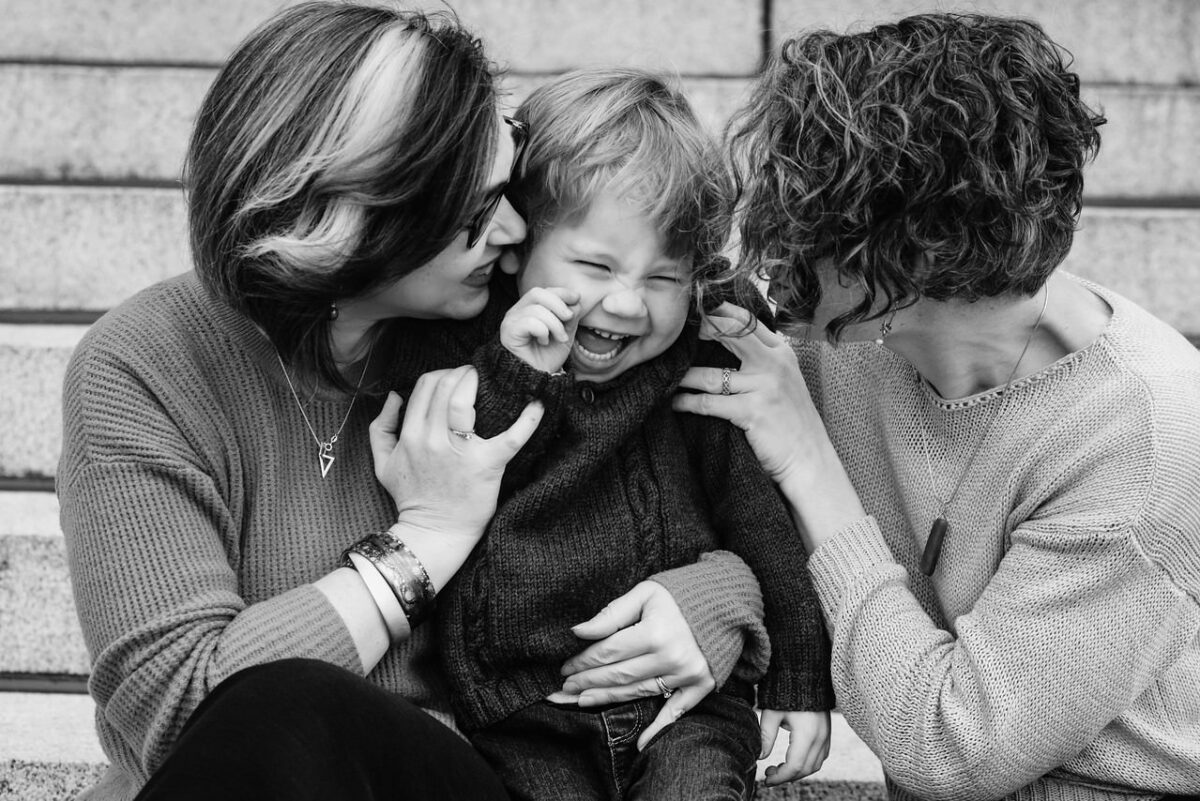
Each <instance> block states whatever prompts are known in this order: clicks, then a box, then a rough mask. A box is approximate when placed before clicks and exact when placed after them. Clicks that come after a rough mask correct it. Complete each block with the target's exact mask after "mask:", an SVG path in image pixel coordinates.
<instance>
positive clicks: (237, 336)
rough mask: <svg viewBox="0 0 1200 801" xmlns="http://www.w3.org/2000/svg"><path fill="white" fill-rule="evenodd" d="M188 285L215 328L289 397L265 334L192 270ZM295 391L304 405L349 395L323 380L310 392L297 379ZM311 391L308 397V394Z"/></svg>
mask: <svg viewBox="0 0 1200 801" xmlns="http://www.w3.org/2000/svg"><path fill="white" fill-rule="evenodd" d="M187 284H188V287H189V289H190V290H191V291H192V293H193V294H194V296H195V298H196V300H197V302H198V303H199V304H200V305H201V306H202V307H203V308H204V309H205V311H206V313H208V314H209V316H210V317H211V319H212V321H213V324H214V327H215V328H216V329H217V330H218V331H219V332H221V333H222V334H223V335H224V336H226V337H227V338H228V339H229V340H231V341H232V342H233V344H234V346H235V347H237V348H238V349H240V350H241V351H242V352H244V353H245V354H246V355H247V356H248V357H250V359H251V360H252V361H253V362H254V363H255V364H256V365H258V368H259V369H260V370H261V371H262V373H263V375H265V376H266V378H267V380H269V381H270V382H271V383H272V384H273V385H275V386H276V387H277V388H278V389H279V390H280V391H281V392H283V393H284V394H285V395H288V396H289V397H290V396H291V395H292V394H293V391H292V389H291V388H290V387H289V386H288V381H287V378H286V377H285V376H284V374H283V370H282V367H281V365H280V361H279V356H278V353H277V351H276V350H275V346H274V345H273V344H271V340H270V339H269V338H268V337H267V335H266V334H265V333H263V331H262V330H261V329H260V328H259V327H258V326H257V325H255V324H254V321H253V320H251V319H250V318H249V317H247V316H246V315H244V314H242V313H241V312H240V311H238V310H237V309H235V308H233V307H232V306H230V305H229V304H228V303H225V302H224V301H223V300H221V299H220V298H217V297H215V296H214V295H212V293H210V292H209V291H208V289H207V287H205V286H204V283H203V282H202V281H201V280H200V277H199V276H198V275H197V274H196V272H195V271H194V270H193V271H192V272H191V273H189V274H188V281H187ZM292 380H293V381H296V376H295V375H293V376H292ZM295 392H296V393H298V394H299V395H301V396H303V397H302V398H301V400H303V401H304V402H305V403H306V404H307V403H333V404H343V403H347V402H349V400H350V395H348V394H347V393H345V392H341V391H340V390H337V389H334V388H333V387H330V386H329V385H327V384H325V383H323V382H322V383H320V384H319V386H318V387H317V388H316V391H315V392H313V391H312V386H311V384H310V383H309V382H308V381H298V382H297V383H296V389H295ZM310 393H311V398H310V397H309V395H310Z"/></svg>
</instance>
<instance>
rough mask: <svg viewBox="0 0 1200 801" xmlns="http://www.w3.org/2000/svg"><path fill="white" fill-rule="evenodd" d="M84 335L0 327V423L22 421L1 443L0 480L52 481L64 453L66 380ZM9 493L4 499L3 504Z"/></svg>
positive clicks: (62, 329)
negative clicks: (66, 373)
mask: <svg viewBox="0 0 1200 801" xmlns="http://www.w3.org/2000/svg"><path fill="white" fill-rule="evenodd" d="M85 330H86V328H85V327H84V326H77V325H0V375H2V376H4V378H5V380H4V382H3V383H0V420H9V421H20V424H19V425H14V426H13V434H16V432H20V433H19V435H9V436H5V437H4V440H3V442H2V443H0V478H9V479H11V478H29V477H37V476H42V477H49V476H53V475H54V471H55V469H56V466H57V464H58V455H59V452H60V451H61V448H62V379H63V374H64V373H65V372H66V368H67V361H68V360H69V359H70V357H71V351H72V350H73V349H74V347H75V345H76V344H77V343H78V342H79V338H80V337H81V336H83V332H84V331H85ZM5 495H7V493H0V500H2V499H3V498H4V497H5Z"/></svg>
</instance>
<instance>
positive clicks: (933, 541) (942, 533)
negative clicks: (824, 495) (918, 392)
mask: <svg viewBox="0 0 1200 801" xmlns="http://www.w3.org/2000/svg"><path fill="white" fill-rule="evenodd" d="M1045 293H1046V294H1045V295H1043V296H1042V309H1041V311H1039V312H1038V316H1037V320H1036V321H1035V322H1034V324H1033V330H1032V331H1030V332H1029V337H1028V338H1027V339H1026V340H1025V346H1024V347H1023V348H1021V354H1020V355H1019V356H1017V361H1016V362H1015V363H1014V364H1013V366H1012V370H1011V371H1010V372H1009V374H1008V380H1007V381H1005V382H1004V388H1003V389H1002V390H1000V392H999V394H998V395H997V396H996V398H995V400H994V401H993V402H992V414H991V416H990V417H988V421H987V423H985V424H984V426H983V432H982V433H980V435H979V439H977V440H976V441H975V448H974V449H973V450H972V451H971V456H970V457H969V458H968V459H967V463H966V464H965V465H963V469H962V470H961V471H960V472H959V474H958V479H957V480H956V481H955V482H954V489H952V490H950V496H949V497H948V498H946V500H945V501H944V502H939V506H940V509H939V511H938V516H937V518H935V519H934V521H933V524H932V525H931V526H930V527H929V539H927V540H926V541H925V550H924V551H922V552H921V572H922V573H924V574H925V575H927V576H932V575H933V571H934V570H937V563H938V557H940V556H941V555H942V543H943V542H944V541H945V539H946V535H947V534H949V533H950V521H949V520H947V518H946V516H947V514H948V512H949V510H950V506H951V505H953V503H954V499H955V498H957V497H958V491H959V490H960V489H961V488H962V485H963V480H964V479H966V477H967V473H969V472H971V465H973V464H974V463H975V457H976V456H978V455H979V451H980V450H982V449H983V443H984V441H986V440H987V436H988V434H989V433H990V432H991V430H992V424H993V423H995V422H996V418H997V417H999V416H1000V408H1001V407H1002V406H1003V405H1004V401H1005V400H1007V399H1008V390H1009V389H1010V388H1011V387H1012V382H1013V379H1014V378H1016V376H1017V368H1019V367H1020V366H1021V360H1022V359H1024V358H1025V353H1026V352H1027V351H1028V350H1029V345H1030V344H1031V343H1032V342H1033V338H1034V337H1035V336H1036V335H1037V332H1038V329H1039V328H1041V326H1042V317H1043V316H1044V315H1045V314H1046V303H1047V301H1049V300H1050V285H1049V284H1047V285H1046V287H1045ZM920 380H921V377H920V375H919V374H918V376H917V381H920ZM921 437H922V444H923V445H924V446H925V447H924V450H925V468H926V470H927V471H928V472H929V489H930V491H931V492H933V494H934V496H935V500H936V495H937V482H935V481H934V479H933V460H932V459H930V457H929V450H930V447H929V432H928V431H926V428H925V425H924V423H922V424H921Z"/></svg>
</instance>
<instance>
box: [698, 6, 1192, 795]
mask: <svg viewBox="0 0 1200 801" xmlns="http://www.w3.org/2000/svg"><path fill="white" fill-rule="evenodd" d="M1101 123H1103V119H1102V118H1101V117H1100V116H1099V115H1098V114H1096V113H1094V112H1093V111H1092V110H1090V109H1089V108H1088V107H1087V106H1086V105H1085V104H1084V103H1083V102H1081V100H1080V98H1079V81H1078V78H1077V76H1076V75H1075V74H1074V73H1072V72H1070V71H1069V69H1068V66H1067V63H1066V57H1065V55H1064V53H1063V51H1062V50H1061V49H1060V48H1058V47H1057V46H1056V45H1055V44H1054V43H1053V42H1052V41H1051V40H1050V39H1048V38H1047V37H1046V35H1045V33H1044V32H1043V31H1042V30H1041V28H1039V27H1038V26H1037V25H1036V24H1034V23H1031V22H1026V21H1021V20H1015V19H1005V18H997V17H988V16H960V15H950V14H930V15H922V16H915V17H911V18H908V19H904V20H901V21H900V22H898V23H895V24H888V25H882V26H879V27H876V28H874V29H873V30H870V31H867V32H865V33H860V34H854V35H836V34H833V33H829V32H826V31H820V32H815V33H811V34H808V35H805V36H802V37H800V38H797V39H793V40H791V41H788V42H786V43H785V44H784V45H783V47H782V52H781V54H780V55H779V57H778V58H777V59H775V61H774V63H773V64H772V65H771V66H770V68H769V69H768V71H767V72H766V74H765V75H764V77H763V78H762V81H761V83H760V84H759V86H758V88H757V90H756V92H755V94H754V96H753V98H752V99H751V101H750V103H749V105H748V107H747V108H746V109H744V111H743V113H742V114H741V115H740V117H739V118H738V119H737V120H736V121H735V126H734V133H733V136H732V146H733V149H734V154H735V160H736V161H737V164H738V169H739V175H740V180H741V186H742V190H743V194H742V219H741V233H742V244H743V250H744V260H743V262H742V263H741V265H740V267H739V269H740V271H742V272H743V273H753V274H757V275H758V276H759V277H761V278H764V279H765V280H767V281H768V282H769V286H770V294H771V296H772V297H773V299H774V300H775V301H776V302H777V303H778V304H779V308H780V311H781V313H782V314H784V315H786V316H788V317H790V318H791V321H792V322H793V323H795V324H796V325H797V327H796V330H795V331H794V332H793V333H795V334H796V338H795V339H792V340H788V339H785V338H783V337H780V336H777V335H775V334H773V333H771V332H768V331H764V330H762V328H761V327H760V328H758V329H756V330H754V331H752V332H751V333H750V334H747V335H744V336H720V335H721V334H722V333H731V332H732V333H736V332H737V331H738V329H740V328H741V327H742V324H743V323H742V321H743V320H744V319H745V317H744V316H743V315H742V314H741V312H740V311H739V310H738V309H737V308H736V307H732V306H727V307H725V308H724V309H722V310H720V311H719V312H718V314H717V315H715V316H713V317H712V318H711V319H710V326H711V332H712V333H713V335H715V336H720V339H721V341H722V342H724V343H725V345H726V347H728V348H729V349H730V350H731V351H733V352H734V353H736V354H737V355H738V356H740V357H741V359H742V368H741V371H740V372H738V373H733V374H728V373H724V374H723V373H722V371H720V370H713V369H711V368H708V369H705V368H693V370H692V371H691V373H690V374H689V376H688V378H687V379H686V380H685V382H684V385H685V386H688V387H690V388H692V389H696V390H699V392H698V393H696V394H690V395H686V396H680V397H678V398H677V400H676V407H677V408H679V409H681V410H687V411H694V412H699V413H703V414H710V415H716V416H720V417H724V418H727V419H729V420H732V421H734V422H735V423H736V424H738V425H739V426H741V427H742V428H743V429H745V431H746V432H747V435H748V437H749V440H750V442H751V443H752V445H753V446H754V448H755V450H756V452H757V453H758V456H759V458H760V460H761V462H762V463H763V465H764V466H765V468H766V469H767V470H768V471H769V472H770V474H771V475H772V476H774V478H775V479H776V480H777V482H778V483H779V486H780V487H781V489H782V491H783V493H784V495H785V496H786V498H787V499H788V501H789V503H790V504H791V506H792V510H793V513H794V515H795V517H796V519H797V520H798V521H799V522H800V523H801V531H802V532H803V534H802V536H803V537H804V539H805V544H806V546H807V548H808V550H809V553H810V559H809V563H808V569H809V570H810V572H811V574H812V577H813V582H814V585H815V586H816V588H817V592H818V595H819V596H820V599H821V603H822V606H823V609H824V612H825V618H826V622H827V624H828V627H829V630H830V635H831V637H832V641H833V681H834V686H835V688H836V691H837V696H838V701H839V704H840V707H841V709H842V711H843V712H844V713H845V716H846V719H847V720H848V721H849V722H850V724H851V725H852V726H853V727H854V728H855V730H856V731H857V732H858V733H859V734H860V735H861V736H862V737H863V739H864V740H865V741H866V742H867V743H868V744H869V745H870V746H871V747H872V748H873V749H874V751H875V752H876V753H877V754H878V755H879V757H880V759H881V761H882V762H883V767H884V769H885V772H886V774H887V777H888V784H889V792H890V794H891V796H892V797H893V798H897V799H909V798H944V799H995V798H1011V799H1117V798H1120V799H1133V798H1137V799H1158V798H1165V797H1170V796H1171V794H1176V795H1182V796H1189V795H1190V794H1195V793H1200V637H1198V635H1200V546H1198V544H1197V543H1198V541H1200V540H1198V539H1197V536H1198V535H1197V530H1198V528H1200V426H1197V425H1196V419H1197V417H1200V356H1198V355H1197V352H1196V350H1195V349H1194V348H1193V347H1192V346H1191V345H1190V344H1189V343H1188V342H1187V341H1186V340H1185V339H1184V338H1183V337H1182V336H1180V335H1179V334H1178V333H1176V332H1175V331H1173V330H1172V329H1171V328H1170V327H1168V326H1167V325H1165V324H1164V323H1162V322H1160V321H1159V320H1157V319H1155V318H1154V317H1152V316H1151V315H1150V314H1148V313H1147V312H1146V311H1144V310H1142V309H1141V308H1139V307H1138V306H1136V305H1134V304H1133V303H1131V302H1130V301H1128V300H1126V299H1125V298H1123V297H1121V296H1119V295H1117V294H1116V293H1114V292H1112V291H1110V290H1108V289H1105V288H1103V287H1100V286H1097V285H1095V284H1092V283H1089V282H1087V281H1084V280H1082V279H1079V278H1076V277H1074V276H1071V275H1068V274H1065V273H1063V272H1061V271H1056V268H1057V266H1058V265H1059V263H1060V262H1061V261H1062V260H1063V258H1064V256H1065V255H1066V253H1067V252H1068V250H1069V248H1070V245H1071V241H1072V236H1073V233H1074V230H1075V226H1076V223H1077V219H1078V215H1079V211H1080V207H1081V198H1082V191H1083V177H1082V170H1083V167H1084V165H1085V163H1087V162H1088V161H1089V160H1090V159H1091V158H1092V157H1093V156H1094V155H1095V153H1096V150H1097V148H1098V146H1099V135H1098V132H1097V128H1098V126H1099V125H1100V124H1101ZM797 357H798V364H797Z"/></svg>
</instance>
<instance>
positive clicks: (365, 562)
mask: <svg viewBox="0 0 1200 801" xmlns="http://www.w3.org/2000/svg"><path fill="white" fill-rule="evenodd" d="M346 557H347V559H349V560H350V567H352V568H354V569H355V570H357V571H358V575H359V576H360V577H361V578H362V580H363V584H366V585H367V591H368V592H370V593H371V598H373V599H374V601H375V606H377V607H378V608H379V614H380V615H381V616H382V617H383V625H384V626H386V627H387V631H388V637H389V638H391V641H392V642H393V643H397V642H399V641H400V640H401V639H403V638H404V634H405V632H406V631H407V630H408V624H407V622H406V621H405V617H404V609H403V608H402V607H401V606H400V602H399V601H397V600H396V596H394V595H392V589H391V587H389V586H388V584H387V582H386V581H384V578H383V575H382V574H381V573H380V572H379V571H378V570H377V569H376V568H375V565H373V564H371V560H369V559H367V557H365V556H363V555H362V554H360V553H358V552H357V551H354V550H349V551H346Z"/></svg>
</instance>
